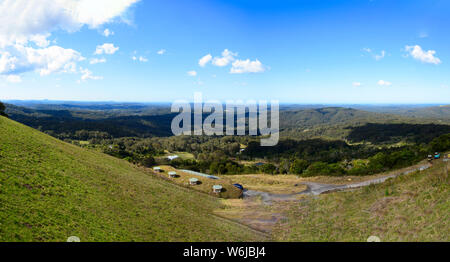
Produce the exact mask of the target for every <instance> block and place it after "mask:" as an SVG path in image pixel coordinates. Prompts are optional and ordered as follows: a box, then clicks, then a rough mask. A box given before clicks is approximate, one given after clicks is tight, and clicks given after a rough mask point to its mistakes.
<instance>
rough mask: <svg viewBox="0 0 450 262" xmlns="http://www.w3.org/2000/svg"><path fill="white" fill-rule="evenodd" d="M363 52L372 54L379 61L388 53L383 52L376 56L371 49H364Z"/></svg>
mask: <svg viewBox="0 0 450 262" xmlns="http://www.w3.org/2000/svg"><path fill="white" fill-rule="evenodd" d="M362 50H363V51H364V52H367V53H369V54H371V55H372V57H373V58H374V59H375V60H377V61H379V60H381V59H383V58H384V57H385V56H386V51H384V50H381V53H380V54H379V55H378V54H374V53H373V50H372V49H371V48H363V49H362Z"/></svg>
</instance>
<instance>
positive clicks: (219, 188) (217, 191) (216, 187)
mask: <svg viewBox="0 0 450 262" xmlns="http://www.w3.org/2000/svg"><path fill="white" fill-rule="evenodd" d="M213 192H214V193H220V192H222V186H221V185H214V186H213Z"/></svg>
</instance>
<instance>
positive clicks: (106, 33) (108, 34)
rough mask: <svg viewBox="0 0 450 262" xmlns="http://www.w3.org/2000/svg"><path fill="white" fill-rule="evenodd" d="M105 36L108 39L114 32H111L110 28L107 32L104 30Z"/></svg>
mask: <svg viewBox="0 0 450 262" xmlns="http://www.w3.org/2000/svg"><path fill="white" fill-rule="evenodd" d="M102 35H103V36H105V37H108V36H110V35H114V32H113V31H110V30H109V29H108V28H106V29H105V30H103V34H102Z"/></svg>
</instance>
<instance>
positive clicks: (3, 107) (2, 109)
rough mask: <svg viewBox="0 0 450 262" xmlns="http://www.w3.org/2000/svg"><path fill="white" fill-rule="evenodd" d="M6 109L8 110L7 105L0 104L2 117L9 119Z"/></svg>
mask: <svg viewBox="0 0 450 262" xmlns="http://www.w3.org/2000/svg"><path fill="white" fill-rule="evenodd" d="M5 109H6V107H5V105H4V104H3V103H2V102H0V116H6V117H8V115H7V114H6V113H5Z"/></svg>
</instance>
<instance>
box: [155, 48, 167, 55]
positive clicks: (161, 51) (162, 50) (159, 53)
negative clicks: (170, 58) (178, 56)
mask: <svg viewBox="0 0 450 262" xmlns="http://www.w3.org/2000/svg"><path fill="white" fill-rule="evenodd" d="M156 53H157V54H158V55H164V54H165V53H166V49H161V50H159V51H158V52H156Z"/></svg>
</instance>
